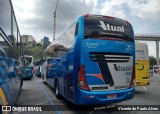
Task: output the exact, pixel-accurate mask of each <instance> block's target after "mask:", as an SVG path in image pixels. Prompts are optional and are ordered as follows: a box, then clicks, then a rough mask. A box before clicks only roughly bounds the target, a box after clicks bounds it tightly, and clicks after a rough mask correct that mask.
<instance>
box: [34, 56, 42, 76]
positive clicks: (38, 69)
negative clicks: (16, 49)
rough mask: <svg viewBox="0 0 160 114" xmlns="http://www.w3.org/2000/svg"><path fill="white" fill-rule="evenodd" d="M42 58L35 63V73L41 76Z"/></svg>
mask: <svg viewBox="0 0 160 114" xmlns="http://www.w3.org/2000/svg"><path fill="white" fill-rule="evenodd" d="M41 61H42V60H41V59H40V60H38V61H36V62H35V63H34V74H35V75H36V76H38V77H41Z"/></svg>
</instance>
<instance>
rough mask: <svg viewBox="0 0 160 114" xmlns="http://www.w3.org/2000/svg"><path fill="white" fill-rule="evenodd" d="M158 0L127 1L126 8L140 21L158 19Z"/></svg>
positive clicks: (159, 9) (159, 16)
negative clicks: (140, 19)
mask: <svg viewBox="0 0 160 114" xmlns="http://www.w3.org/2000/svg"><path fill="white" fill-rule="evenodd" d="M159 5H160V0H146V1H145V0H129V3H128V6H129V8H130V12H131V14H132V15H134V16H137V17H139V18H142V19H152V20H154V21H159V19H160V7H159Z"/></svg>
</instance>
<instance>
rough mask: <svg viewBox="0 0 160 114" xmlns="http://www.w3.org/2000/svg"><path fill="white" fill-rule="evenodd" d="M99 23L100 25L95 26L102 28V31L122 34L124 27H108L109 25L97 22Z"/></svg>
mask: <svg viewBox="0 0 160 114" xmlns="http://www.w3.org/2000/svg"><path fill="white" fill-rule="evenodd" d="M99 22H100V25H97V26H100V27H102V28H103V30H107V31H117V32H124V26H115V25H110V24H109V23H106V25H105V23H104V22H103V21H99Z"/></svg>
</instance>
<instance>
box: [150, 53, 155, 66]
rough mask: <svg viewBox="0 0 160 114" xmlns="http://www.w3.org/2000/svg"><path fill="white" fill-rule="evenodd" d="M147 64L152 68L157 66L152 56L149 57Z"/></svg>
mask: <svg viewBox="0 0 160 114" xmlns="http://www.w3.org/2000/svg"><path fill="white" fill-rule="evenodd" d="M149 63H150V66H151V67H153V66H155V65H156V64H157V60H156V58H155V57H154V56H152V55H151V56H149Z"/></svg>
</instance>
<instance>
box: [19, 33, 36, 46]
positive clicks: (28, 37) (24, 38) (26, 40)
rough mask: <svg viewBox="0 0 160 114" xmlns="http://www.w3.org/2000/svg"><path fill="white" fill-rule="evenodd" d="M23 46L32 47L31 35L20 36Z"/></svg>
mask: <svg viewBox="0 0 160 114" xmlns="http://www.w3.org/2000/svg"><path fill="white" fill-rule="evenodd" d="M21 38H22V43H23V45H26V46H32V45H33V44H34V42H35V40H34V37H33V36H32V35H23V36H21Z"/></svg>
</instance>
